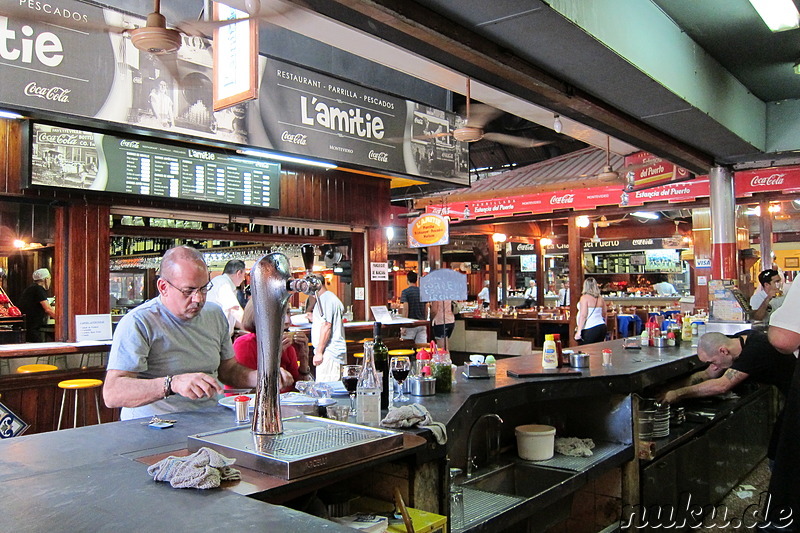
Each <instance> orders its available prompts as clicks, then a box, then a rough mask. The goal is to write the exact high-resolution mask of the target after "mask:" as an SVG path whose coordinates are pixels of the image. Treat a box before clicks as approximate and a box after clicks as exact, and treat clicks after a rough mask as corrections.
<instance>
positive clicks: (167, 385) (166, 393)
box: [164, 376, 175, 398]
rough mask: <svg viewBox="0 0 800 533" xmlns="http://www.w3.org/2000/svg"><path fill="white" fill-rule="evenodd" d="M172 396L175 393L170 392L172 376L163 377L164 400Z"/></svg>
mask: <svg viewBox="0 0 800 533" xmlns="http://www.w3.org/2000/svg"><path fill="white" fill-rule="evenodd" d="M173 394H175V391H173V390H172V376H164V398H166V397H167V396H172V395H173Z"/></svg>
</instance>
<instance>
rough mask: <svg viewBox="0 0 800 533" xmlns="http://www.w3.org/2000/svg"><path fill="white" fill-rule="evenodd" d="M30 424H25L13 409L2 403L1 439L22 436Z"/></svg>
mask: <svg viewBox="0 0 800 533" xmlns="http://www.w3.org/2000/svg"><path fill="white" fill-rule="evenodd" d="M29 427H30V424H27V423H25V422H24V421H23V420H22V419H21V418H20V417H18V416H17V415H15V414H14V413H13V412H12V411H11V409H9V408H8V407H6V406H5V405H3V404H2V403H0V439H10V438H11V437H16V436H17V435H22V434H23V433H24V432H25V430H26V429H28V428H29Z"/></svg>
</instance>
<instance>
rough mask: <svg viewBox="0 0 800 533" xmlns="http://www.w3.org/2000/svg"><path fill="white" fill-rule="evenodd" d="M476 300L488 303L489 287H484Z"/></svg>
mask: <svg viewBox="0 0 800 533" xmlns="http://www.w3.org/2000/svg"><path fill="white" fill-rule="evenodd" d="M478 300H481V301H482V302H488V301H489V287H487V286H484V287H483V288H482V289H481V292H479V293H478Z"/></svg>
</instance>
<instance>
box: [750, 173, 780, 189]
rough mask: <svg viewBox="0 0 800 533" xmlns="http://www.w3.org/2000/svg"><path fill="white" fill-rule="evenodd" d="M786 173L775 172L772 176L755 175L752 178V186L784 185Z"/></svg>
mask: <svg viewBox="0 0 800 533" xmlns="http://www.w3.org/2000/svg"><path fill="white" fill-rule="evenodd" d="M785 175H786V174H773V175H771V176H753V178H752V179H751V180H750V186H751V187H769V186H770V185H783V177H784V176H785Z"/></svg>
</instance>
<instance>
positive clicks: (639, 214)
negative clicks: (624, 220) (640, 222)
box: [631, 211, 661, 220]
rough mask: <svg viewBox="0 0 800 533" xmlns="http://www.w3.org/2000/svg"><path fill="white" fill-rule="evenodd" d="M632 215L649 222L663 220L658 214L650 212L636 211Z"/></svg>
mask: <svg viewBox="0 0 800 533" xmlns="http://www.w3.org/2000/svg"><path fill="white" fill-rule="evenodd" d="M631 215H632V216H635V217H639V218H646V219H648V220H658V219H659V218H661V217H660V216H659V215H658V213H651V212H650V211H634V212H633V213H631Z"/></svg>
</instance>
